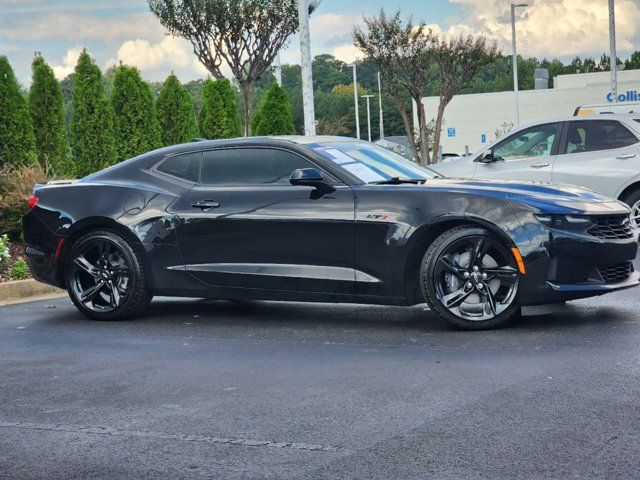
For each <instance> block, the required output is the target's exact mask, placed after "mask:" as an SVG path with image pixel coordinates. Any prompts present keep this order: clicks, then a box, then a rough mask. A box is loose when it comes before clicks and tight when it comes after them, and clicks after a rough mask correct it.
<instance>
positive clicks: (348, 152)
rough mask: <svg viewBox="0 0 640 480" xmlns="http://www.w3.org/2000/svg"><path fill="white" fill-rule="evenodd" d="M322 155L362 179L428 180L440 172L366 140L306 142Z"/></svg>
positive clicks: (373, 181)
mask: <svg viewBox="0 0 640 480" xmlns="http://www.w3.org/2000/svg"><path fill="white" fill-rule="evenodd" d="M309 147H311V148H312V149H313V150H315V151H316V152H317V153H319V154H320V155H322V156H323V157H324V158H326V159H328V160H331V161H332V162H334V163H336V164H337V165H340V167H342V168H344V169H345V170H346V171H348V172H349V173H351V174H352V175H354V176H355V177H357V178H359V179H360V180H362V181H363V182H364V183H375V182H381V181H385V180H391V179H393V178H399V179H416V180H428V179H430V178H434V177H440V176H441V175H440V174H438V173H436V172H434V171H433V170H430V169H428V168H425V167H422V166H420V165H418V164H417V163H415V162H412V161H411V160H408V159H406V158H404V157H403V156H401V155H398V154H397V153H394V152H392V151H390V150H387V149H386V148H382V147H379V146H377V145H373V144H371V143H365V142H358V141H353V142H336V143H322V144H319V143H316V144H311V145H309Z"/></svg>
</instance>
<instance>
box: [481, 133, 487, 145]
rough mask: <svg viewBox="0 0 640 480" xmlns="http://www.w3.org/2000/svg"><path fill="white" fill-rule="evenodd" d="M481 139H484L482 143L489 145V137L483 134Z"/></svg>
mask: <svg viewBox="0 0 640 480" xmlns="http://www.w3.org/2000/svg"><path fill="white" fill-rule="evenodd" d="M480 138H481V139H482V143H487V136H486V135H485V134H484V133H483V134H482V135H481V136H480Z"/></svg>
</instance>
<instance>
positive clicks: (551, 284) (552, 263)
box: [520, 229, 640, 305]
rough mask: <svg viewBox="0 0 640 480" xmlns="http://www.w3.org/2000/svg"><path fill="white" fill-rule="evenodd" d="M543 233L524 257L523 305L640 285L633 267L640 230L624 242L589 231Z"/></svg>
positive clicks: (597, 293)
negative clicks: (607, 238) (525, 272)
mask: <svg viewBox="0 0 640 480" xmlns="http://www.w3.org/2000/svg"><path fill="white" fill-rule="evenodd" d="M540 233H541V234H540V235H539V236H538V237H537V238H538V242H536V245H532V246H531V248H530V249H529V251H528V252H527V254H526V256H525V258H524V261H525V265H526V269H527V274H526V275H524V276H523V277H522V280H521V287H520V303H521V304H522V305H540V304H544V303H552V302H560V301H567V300H576V299H580V298H587V297H593V296H597V295H603V294H606V293H610V292H614V291H617V290H622V289H626V288H631V287H636V286H638V285H640V272H636V271H634V270H635V269H634V267H633V261H634V260H635V258H636V254H637V251H638V234H637V232H634V234H633V236H632V237H631V238H628V239H624V240H604V239H600V238H596V237H593V236H591V235H588V234H586V233H584V232H564V231H556V230H547V229H545V230H544V235H542V231H541V232H540Z"/></svg>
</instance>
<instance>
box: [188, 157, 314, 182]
mask: <svg viewBox="0 0 640 480" xmlns="http://www.w3.org/2000/svg"><path fill="white" fill-rule="evenodd" d="M313 167H314V165H312V164H311V163H310V162H308V161H307V160H305V159H304V158H302V157H299V156H298V155H296V154H294V153H291V152H287V151H284V150H278V149H270V148H232V149H228V150H212V151H209V152H204V156H203V165H202V178H201V183H203V184H205V185H212V186H220V187H222V186H244V185H290V183H289V177H291V173H292V172H293V171H294V170H296V169H297V168H313Z"/></svg>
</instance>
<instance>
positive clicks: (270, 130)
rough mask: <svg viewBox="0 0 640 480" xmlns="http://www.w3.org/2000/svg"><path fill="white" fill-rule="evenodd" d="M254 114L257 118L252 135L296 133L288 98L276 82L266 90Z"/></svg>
mask: <svg viewBox="0 0 640 480" xmlns="http://www.w3.org/2000/svg"><path fill="white" fill-rule="evenodd" d="M256 116H257V117H259V119H258V121H257V122H256V124H255V128H254V131H253V133H254V135H294V134H295V133H296V130H295V128H294V126H293V115H292V113H291V107H290V106H289V100H288V99H287V95H286V93H285V92H284V90H283V89H282V87H280V85H278V84H277V83H274V84H273V85H271V87H270V88H269V90H267V93H266V95H265V96H264V99H263V101H262V105H260V108H259V109H258V112H256Z"/></svg>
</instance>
